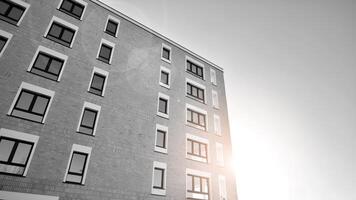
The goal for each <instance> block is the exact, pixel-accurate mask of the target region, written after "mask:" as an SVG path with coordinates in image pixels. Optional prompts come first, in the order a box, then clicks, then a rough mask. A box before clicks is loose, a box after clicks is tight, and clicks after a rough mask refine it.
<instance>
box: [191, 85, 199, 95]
mask: <svg viewBox="0 0 356 200" xmlns="http://www.w3.org/2000/svg"><path fill="white" fill-rule="evenodd" d="M192 95H193V96H195V97H196V96H198V90H197V88H196V87H192Z"/></svg>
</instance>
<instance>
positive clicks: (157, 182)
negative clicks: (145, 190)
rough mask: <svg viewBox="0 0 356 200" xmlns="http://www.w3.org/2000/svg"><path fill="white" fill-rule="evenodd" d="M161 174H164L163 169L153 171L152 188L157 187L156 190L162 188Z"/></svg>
mask: <svg viewBox="0 0 356 200" xmlns="http://www.w3.org/2000/svg"><path fill="white" fill-rule="evenodd" d="M163 173H164V169H159V168H155V170H154V175H153V176H154V180H153V186H154V187H158V188H163V181H162V178H163Z"/></svg>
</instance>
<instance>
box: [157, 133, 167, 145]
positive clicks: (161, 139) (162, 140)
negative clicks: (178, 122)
mask: <svg viewBox="0 0 356 200" xmlns="http://www.w3.org/2000/svg"><path fill="white" fill-rule="evenodd" d="M156 146H157V147H160V148H164V149H165V148H166V132H165V131H162V130H157V140H156Z"/></svg>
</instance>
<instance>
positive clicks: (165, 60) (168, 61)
mask: <svg viewBox="0 0 356 200" xmlns="http://www.w3.org/2000/svg"><path fill="white" fill-rule="evenodd" d="M161 60H163V61H164V62H166V63H169V64H172V61H171V60H167V59H165V58H163V57H161Z"/></svg>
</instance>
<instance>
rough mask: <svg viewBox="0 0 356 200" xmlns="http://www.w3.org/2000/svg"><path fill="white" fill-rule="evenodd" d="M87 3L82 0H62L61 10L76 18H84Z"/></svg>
mask: <svg viewBox="0 0 356 200" xmlns="http://www.w3.org/2000/svg"><path fill="white" fill-rule="evenodd" d="M86 6H87V3H86V2H85V1H82V0H62V2H61V3H60V6H59V8H58V9H59V10H60V11H62V12H64V13H66V14H68V15H70V16H72V17H74V18H76V19H82V18H83V13H84V10H85V7H86Z"/></svg>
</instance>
